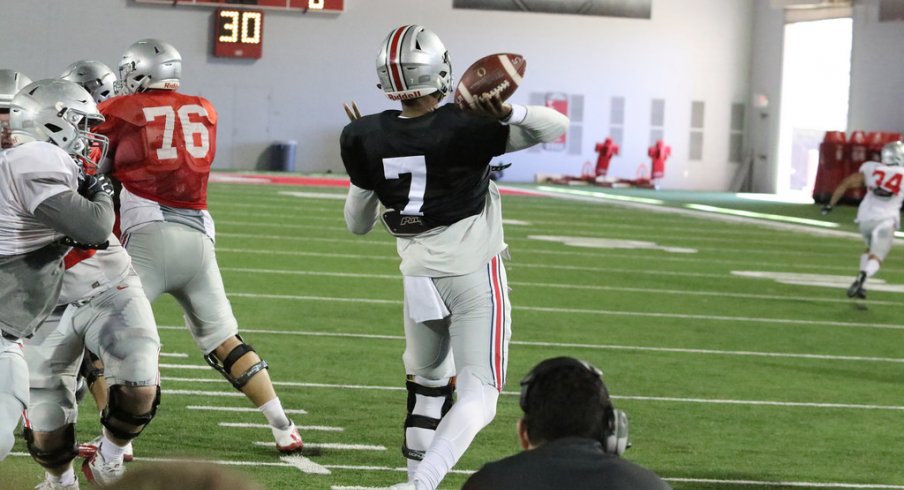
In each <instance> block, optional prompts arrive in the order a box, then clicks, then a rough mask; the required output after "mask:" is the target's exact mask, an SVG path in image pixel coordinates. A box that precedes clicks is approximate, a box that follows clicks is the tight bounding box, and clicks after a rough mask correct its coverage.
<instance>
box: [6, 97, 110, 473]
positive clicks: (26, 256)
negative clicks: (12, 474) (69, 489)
mask: <svg viewBox="0 0 904 490" xmlns="http://www.w3.org/2000/svg"><path fill="white" fill-rule="evenodd" d="M9 109H10V120H9V127H10V134H11V139H12V143H13V145H14V146H13V147H12V148H9V149H5V150H3V151H0V298H3V301H2V302H0V331H2V338H0V373H3V376H2V377H0V460H2V459H3V458H5V457H6V455H7V454H8V453H9V451H10V449H11V448H12V445H13V440H14V437H13V431H14V430H15V427H16V425H17V424H18V421H19V418H20V415H21V413H22V410H24V409H25V408H27V407H28V399H29V398H28V389H29V387H28V386H29V385H28V366H27V364H26V363H25V359H24V357H23V354H22V351H21V339H24V338H28V337H30V336H32V335H33V334H34V332H35V330H36V329H37V328H38V326H39V325H40V324H41V323H42V322H43V321H44V319H45V318H46V317H47V316H48V315H49V314H50V312H51V310H52V309H53V308H54V306H55V305H56V302H57V299H58V297H59V293H60V288H61V286H62V279H63V256H64V255H65V254H66V252H68V251H69V248H70V244H71V243H73V242H81V243H100V242H103V241H104V240H106V238H107V236H109V235H110V232H111V231H112V229H113V205H112V199H111V197H110V193H112V188H111V187H110V185H109V182H108V181H105V180H104V179H103V178H95V177H80V176H79V167H78V164H77V163H76V162H75V160H74V159H73V156H79V157H87V155H86V152H87V149H88V148H89V147H90V145H91V144H92V142H95V143H97V144H98V145H101V147H102V148H105V140H104V139H103V138H92V137H91V135H90V134H89V129H90V127H91V126H92V125H93V124H96V123H98V122H100V121H102V120H103V117H102V116H101V115H100V114H99V113H98V112H97V106H96V104H95V103H94V101H93V100H91V97H90V95H88V93H87V92H85V90H84V89H82V88H81V87H79V86H78V85H76V84H74V83H71V82H64V81H60V80H39V81H37V82H34V83H32V84H29V85H27V86H26V87H24V88H23V89H22V90H20V91H19V92H18V93H17V94H16V95H15V96H14V97H13V98H12V99H11V100H10V103H9ZM102 153H103V151H102ZM108 192H109V193H108Z"/></svg>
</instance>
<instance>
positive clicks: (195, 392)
mask: <svg viewBox="0 0 904 490" xmlns="http://www.w3.org/2000/svg"><path fill="white" fill-rule="evenodd" d="M160 393H162V394H164V395H197V396H225V397H235V398H244V397H245V394H244V393H241V392H238V391H204V390H169V389H165V390H160Z"/></svg>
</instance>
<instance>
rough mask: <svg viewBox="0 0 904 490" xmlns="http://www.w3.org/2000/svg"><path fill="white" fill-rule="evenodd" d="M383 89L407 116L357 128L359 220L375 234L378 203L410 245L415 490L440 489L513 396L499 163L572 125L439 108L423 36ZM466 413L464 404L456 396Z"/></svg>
mask: <svg viewBox="0 0 904 490" xmlns="http://www.w3.org/2000/svg"><path fill="white" fill-rule="evenodd" d="M377 74H378V76H379V79H380V87H381V88H382V89H383V91H384V92H386V94H387V96H388V97H389V98H390V99H392V100H400V101H401V103H402V110H401V111H398V110H389V111H384V112H382V113H380V114H374V115H369V116H365V117H361V116H360V114H359V113H358V111H357V106H354V109H350V108H348V106H346V112H347V113H348V115H349V117H350V118H351V119H352V122H351V123H350V124H348V125H347V126H346V127H345V128H344V129H343V131H342V136H341V149H342V160H343V163H344V164H345V168H346V170H347V172H348V174H349V177H350V178H351V184H352V185H351V187H350V188H349V193H348V197H347V199H346V202H345V220H346V224H347V226H348V229H349V231H351V232H352V233H355V234H365V233H367V232H369V231H370V230H371V229H372V228H373V225H374V223H375V222H376V218H377V208H378V204H380V203H382V204H383V206H385V207H386V208H387V209H388V211H386V212H385V213H383V215H382V219H383V222H384V224H385V225H386V228H387V229H388V230H390V233H391V234H393V235H395V236H396V237H397V248H398V252H399V255H400V256H401V259H402V263H401V266H400V269H401V272H402V275H403V287H404V291H405V293H404V294H405V301H404V326H405V340H406V347H405V354H404V356H403V361H404V364H405V370H406V373H407V378H408V379H407V383H406V386H407V389H408V416H407V418H406V419H405V439H404V441H405V442H404V444H403V446H402V453H403V454H404V455H405V457H406V458H408V483H403V484H399V485H397V486H396V487H394V488H404V489H417V490H423V489H430V490H432V489H435V488H437V486H438V485H439V483H440V481H442V479H443V477H444V476H445V475H446V473H448V472H449V470H450V469H451V468H452V466H453V465H454V464H455V463H456V462H457V461H458V459H459V458H460V457H461V455H462V454H463V453H464V451H465V450H466V449H467V448H468V446H469V445H470V444H471V441H472V440H473V439H474V437H475V436H476V435H477V433H478V432H479V431H480V430H481V429H482V428H483V427H484V426H486V425H487V424H488V423H490V421H491V420H492V419H493V417H494V416H495V413H496V401H497V399H498V397H499V392H500V391H501V390H502V388H503V385H504V384H505V372H506V362H507V353H508V352H507V351H508V342H509V337H510V323H511V317H510V311H511V310H510V305H509V301H508V287H507V284H506V274H505V268H504V267H503V265H502V258H503V256H504V255H507V252H506V250H507V246H506V244H505V242H504V238H503V231H502V211H501V203H500V196H499V191H498V189H497V188H496V185H495V184H494V183H492V182H490V179H489V174H490V167H489V163H490V160H491V159H492V157H494V156H496V155H501V154H503V153H506V152H511V151H517V150H521V149H524V148H527V147H529V146H532V145H534V144H537V143H540V142H548V141H553V140H555V139H556V138H558V137H559V136H560V135H561V134H562V133H564V132H565V130H566V129H567V127H568V119H567V118H566V117H565V116H563V115H561V114H559V113H558V112H556V111H554V110H552V109H548V108H545V107H536V106H530V107H526V106H520V105H510V104H507V103H503V102H502V101H501V100H500V99H499V98H498V96H497V97H494V98H491V99H484V100H481V101H479V102H478V105H477V106H474V107H465V108H459V107H457V106H455V105H454V104H446V105H439V102H440V101H441V100H442V99H443V98H444V97H445V96H446V95H447V94H448V93H449V91H450V90H451V88H452V68H451V65H450V63H449V56H448V52H447V51H446V48H445V47H444V45H443V43H442V41H440V39H439V37H437V36H436V34H434V33H433V32H431V31H429V30H427V29H425V28H424V27H422V26H417V25H410V26H402V27H399V28H397V29H394V30H393V31H392V32H390V34H389V36H388V37H387V38H386V39H385V40H384V41H383V43H382V44H381V48H380V52H379V55H378V56H377ZM456 389H457V394H458V397H457V401H456V402H455V403H454V405H453V391H455V390H456Z"/></svg>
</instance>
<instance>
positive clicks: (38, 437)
mask: <svg viewBox="0 0 904 490" xmlns="http://www.w3.org/2000/svg"><path fill="white" fill-rule="evenodd" d="M112 78H115V77H114V76H113V73H112V71H110V69H109V68H107V67H106V66H104V65H102V64H101V63H98V62H77V63H73V64H72V65H71V66H70V67H69V68H68V69H67V72H66V73H64V75H63V79H66V80H69V81H72V82H75V83H77V84H79V85H80V86H81V87H82V88H84V89H86V90H87V91H88V92H89V93H90V94H91V96H92V97H93V98H94V100H95V101H103V100H105V99H106V98H107V97H108V95H109V94H110V93H112V92H111V90H112ZM92 150H97V148H96V147H93V148H92ZM98 156H99V152H93V153H91V154H90V155H89V160H88V161H86V162H85V164H84V165H83V171H84V172H85V173H88V174H94V172H95V171H96V165H94V163H95V162H94V161H93V159H94V158H95V157H98ZM111 194H112V188H111ZM64 262H65V265H66V273H65V275H64V277H63V287H62V292H61V294H60V298H59V301H58V302H57V304H58V307H57V309H56V310H54V312H53V313H52V314H51V315H50V316H49V317H48V319H47V321H45V324H44V327H43V328H42V329H40V330H39V331H38V333H37V334H36V335H35V336H34V337H33V338H32V339H30V340H28V341H26V343H25V360H26V361H27V362H28V367H29V376H30V380H31V390H30V396H31V406H30V407H29V409H28V411H27V413H26V428H25V431H24V432H25V440H26V442H27V446H28V450H29V452H30V453H31V455H32V457H33V458H34V459H35V461H36V462H37V463H38V464H40V465H41V466H42V467H44V468H45V473H46V475H45V480H44V482H42V483H41V484H40V485H38V487H37V488H38V489H43V490H70V489H73V490H74V489H78V488H79V487H78V480H77V478H76V476H75V472H74V471H73V468H72V460H73V459H74V458H75V456H76V455H78V454H79V452H78V451H76V450H75V442H76V438H75V422H76V419H77V416H78V406H77V405H78V401H77V400H78V398H77V396H76V391H75V385H74V383H73V382H72V381H73V380H74V379H75V377H76V374H77V373H78V372H79V368H80V366H82V358H83V353H84V357H87V358H88V360H87V362H89V363H90V359H91V358H90V357H89V356H93V353H95V352H96V353H98V355H97V356H95V358H97V359H98V360H99V361H103V363H104V364H106V365H107V371H106V379H107V380H109V383H107V382H100V381H98V382H97V383H94V384H92V387H93V388H95V389H98V388H102V389H103V392H102V393H99V395H100V396H99V397H98V405H99V406H100V408H101V409H102V413H101V424H102V425H103V427H104V429H103V434H102V435H101V436H100V437H99V438H98V439H97V440H96V442H93V443H92V444H90V449H91V451H90V453H89V454H84V456H86V460H85V462H84V464H83V465H82V471H83V472H84V473H85V476H86V477H87V479H88V480H89V481H91V482H94V483H98V484H104V485H106V484H109V483H111V482H113V481H115V480H117V479H119V478H120V477H121V475H122V473H123V470H124V466H123V460H124V458H125V455H126V454H127V451H128V450H129V449H130V448H131V440H132V439H133V438H135V437H137V436H138V435H139V434H140V433H141V431H142V430H143V429H144V427H145V426H146V425H147V424H148V423H149V422H150V420H151V419H153V417H154V415H155V413H156V409H157V406H158V404H159V401H160V398H159V397H160V391H159V376H158V373H157V358H158V355H159V351H160V340H159V338H158V335H157V328H156V325H155V322H154V316H153V312H152V310H151V305H150V303H149V302H148V300H147V298H146V297H145V294H144V290H143V289H142V287H141V281H140V280H139V278H138V275H137V274H136V273H135V271H134V270H133V269H132V266H131V260H130V258H129V256H128V254H127V253H126V251H125V250H124V249H123V248H122V245H121V244H120V243H119V240H117V239H116V237H115V236H114V235H110V236H109V238H108V244H107V246H106V247H105V248H102V249H99V250H97V249H84V248H74V249H72V250H71V251H70V252H69V253H68V254H66V257H65V259H64ZM100 366H101V368H102V367H103V364H101V365H100ZM100 379H104V376H103V375H101V377H100ZM108 395H109V396H108ZM85 446H86V445H83V446H82V447H85Z"/></svg>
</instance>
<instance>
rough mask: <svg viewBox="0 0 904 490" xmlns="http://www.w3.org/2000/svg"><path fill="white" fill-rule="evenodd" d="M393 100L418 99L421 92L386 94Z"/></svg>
mask: <svg viewBox="0 0 904 490" xmlns="http://www.w3.org/2000/svg"><path fill="white" fill-rule="evenodd" d="M386 95H387V96H388V97H389V98H390V99H391V100H409V99H416V98H418V97H420V96H421V91H420V90H418V91H416V92H409V93H407V94H386Z"/></svg>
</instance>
